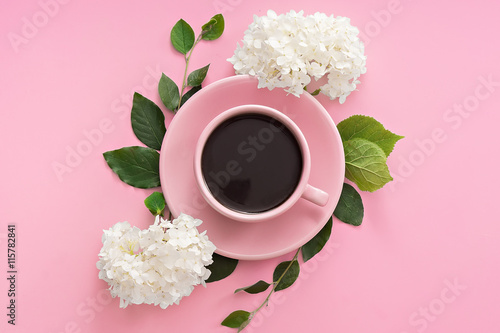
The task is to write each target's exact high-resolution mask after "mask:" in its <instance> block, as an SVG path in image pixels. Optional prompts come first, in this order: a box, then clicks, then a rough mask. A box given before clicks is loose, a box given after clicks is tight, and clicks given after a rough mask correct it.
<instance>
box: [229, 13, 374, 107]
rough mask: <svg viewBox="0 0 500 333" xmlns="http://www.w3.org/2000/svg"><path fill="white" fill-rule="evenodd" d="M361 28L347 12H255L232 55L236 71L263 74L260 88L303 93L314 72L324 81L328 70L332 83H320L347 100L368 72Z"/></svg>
mask: <svg viewBox="0 0 500 333" xmlns="http://www.w3.org/2000/svg"><path fill="white" fill-rule="evenodd" d="M358 33H359V30H358V29H357V28H356V27H353V26H351V24H350V20H349V19H348V18H346V17H340V16H339V17H333V15H332V16H327V15H326V14H323V13H316V14H314V15H309V16H304V13H303V12H302V11H300V12H298V13H296V12H295V11H293V10H292V11H290V12H289V13H287V14H281V15H279V16H278V15H277V14H276V13H275V12H274V11H272V10H269V11H268V12H267V16H262V17H258V16H256V15H254V20H253V22H252V23H251V24H250V25H249V27H248V30H247V31H246V32H245V35H244V37H243V40H242V43H243V46H240V45H239V44H237V46H236V50H235V52H234V55H233V56H232V57H231V58H229V59H227V60H228V61H229V62H231V63H232V64H233V66H234V69H235V72H236V74H249V75H252V76H256V77H258V79H259V88H264V87H267V88H268V89H269V90H272V89H273V88H275V87H279V88H287V89H286V91H287V92H289V93H292V94H294V95H295V96H299V95H300V94H301V93H302V92H303V91H304V87H305V86H307V85H308V84H309V83H310V82H311V77H313V78H314V79H315V80H319V79H320V78H321V77H323V76H324V75H325V74H328V83H326V84H324V85H323V86H321V87H320V89H321V92H322V93H323V94H325V95H327V96H328V97H330V99H335V98H337V97H338V98H339V102H340V103H344V102H345V99H346V97H347V96H348V95H349V94H350V93H351V91H353V90H355V89H356V85H357V84H359V83H360V82H359V81H358V80H357V79H358V78H359V76H360V75H361V74H363V73H365V72H366V67H365V65H366V56H365V55H364V45H363V42H362V41H361V40H360V39H359V38H358Z"/></svg>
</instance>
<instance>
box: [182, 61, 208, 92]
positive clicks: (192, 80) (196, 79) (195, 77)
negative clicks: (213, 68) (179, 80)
mask: <svg viewBox="0 0 500 333" xmlns="http://www.w3.org/2000/svg"><path fill="white" fill-rule="evenodd" d="M208 67H210V64H208V65H206V66H205V67H202V68H198V69H197V70H194V71H192V72H191V73H190V74H189V75H188V78H187V84H188V86H191V87H196V86H199V85H201V84H202V82H203V80H205V77H206V76H207V73H208Z"/></svg>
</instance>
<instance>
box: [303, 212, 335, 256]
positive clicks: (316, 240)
mask: <svg viewBox="0 0 500 333" xmlns="http://www.w3.org/2000/svg"><path fill="white" fill-rule="evenodd" d="M332 225H333V219H332V218H331V217H330V219H329V220H328V222H326V224H325V226H324V227H323V228H322V229H321V230H320V231H319V232H318V233H317V234H316V236H314V237H313V238H312V239H311V240H310V241H309V242H307V243H306V244H304V245H302V249H301V252H302V259H303V260H304V262H306V261H308V260H309V259H311V258H312V257H314V256H315V255H316V254H318V253H319V251H321V250H322V249H323V247H324V246H325V244H326V242H327V241H328V239H330V235H331V233H332Z"/></svg>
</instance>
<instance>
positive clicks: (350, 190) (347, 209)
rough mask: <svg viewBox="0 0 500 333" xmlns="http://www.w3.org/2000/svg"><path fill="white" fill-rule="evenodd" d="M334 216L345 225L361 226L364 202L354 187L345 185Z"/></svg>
mask: <svg viewBox="0 0 500 333" xmlns="http://www.w3.org/2000/svg"><path fill="white" fill-rule="evenodd" d="M333 215H335V216H336V217H337V218H338V219H339V220H340V221H342V222H344V223H347V224H351V225H355V226H358V225H361V222H363V215H364V208H363V200H361V196H360V195H359V193H358V192H357V191H356V189H355V188H354V187H352V186H351V185H349V184H347V183H344V187H343V188H342V194H341V195H340V199H339V202H338V204H337V207H336V208H335V211H334V212H333Z"/></svg>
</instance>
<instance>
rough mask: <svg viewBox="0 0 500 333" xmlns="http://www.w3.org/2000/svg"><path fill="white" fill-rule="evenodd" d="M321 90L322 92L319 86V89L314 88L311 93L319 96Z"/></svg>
mask: <svg viewBox="0 0 500 333" xmlns="http://www.w3.org/2000/svg"><path fill="white" fill-rule="evenodd" d="M320 92H321V89H319V88H318V89H316V90H314V91H313V92H312V93H311V96H317V95H319V93H320Z"/></svg>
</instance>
